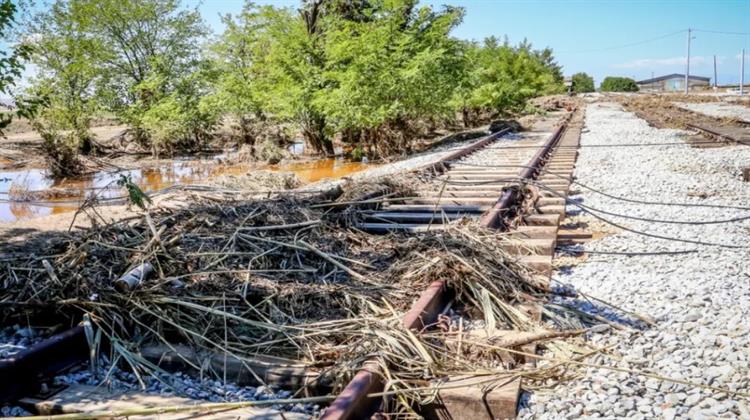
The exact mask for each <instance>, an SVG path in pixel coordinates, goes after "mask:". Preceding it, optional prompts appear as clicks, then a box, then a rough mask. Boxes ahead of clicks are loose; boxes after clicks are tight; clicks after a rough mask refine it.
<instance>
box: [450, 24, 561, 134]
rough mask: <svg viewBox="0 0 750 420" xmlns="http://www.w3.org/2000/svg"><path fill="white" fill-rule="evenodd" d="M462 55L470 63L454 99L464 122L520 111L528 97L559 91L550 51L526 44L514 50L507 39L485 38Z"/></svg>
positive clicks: (557, 77)
mask: <svg viewBox="0 0 750 420" xmlns="http://www.w3.org/2000/svg"><path fill="white" fill-rule="evenodd" d="M466 56H467V59H468V60H469V61H470V63H471V64H470V66H468V67H469V69H470V70H469V73H468V74H467V78H468V79H467V81H465V82H464V86H465V87H464V88H462V89H459V90H458V91H457V92H458V94H459V95H460V96H459V97H458V98H454V102H456V103H459V104H461V107H462V109H461V110H462V113H463V115H464V120H467V119H468V120H471V121H475V120H476V117H477V116H478V115H482V114H486V113H489V114H497V113H508V112H515V111H520V110H522V109H523V107H524V105H525V103H526V101H527V100H528V99H530V98H533V97H535V96H539V95H545V94H552V93H559V92H562V90H563V84H562V76H561V72H560V69H559V66H558V65H557V64H555V63H554V60H552V53H551V51H549V50H547V49H545V50H541V51H536V50H533V49H532V47H531V44H529V43H528V42H526V41H524V42H522V43H521V44H519V45H518V46H515V47H514V46H511V45H510V44H509V43H508V41H507V40H506V41H504V42H500V40H499V39H497V38H496V37H489V38H487V39H485V40H484V42H483V43H482V44H481V45H480V44H474V43H472V44H470V45H468V46H467V54H466Z"/></svg>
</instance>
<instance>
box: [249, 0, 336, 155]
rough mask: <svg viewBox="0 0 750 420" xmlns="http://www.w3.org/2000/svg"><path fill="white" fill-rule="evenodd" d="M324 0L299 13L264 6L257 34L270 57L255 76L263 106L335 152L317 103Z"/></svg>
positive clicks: (313, 144)
mask: <svg viewBox="0 0 750 420" xmlns="http://www.w3.org/2000/svg"><path fill="white" fill-rule="evenodd" d="M321 3H322V2H321V1H320V0H316V1H312V2H309V3H305V4H304V7H303V9H302V10H301V11H300V12H299V13H295V12H293V11H292V10H290V9H279V8H275V7H260V8H257V14H255V15H254V16H253V20H252V21H251V22H252V23H251V24H253V25H256V24H258V25H259V26H262V30H260V31H259V32H258V34H257V35H258V42H260V43H261V44H262V45H263V47H264V49H265V56H264V57H263V58H262V60H261V61H259V62H258V63H257V66H258V68H262V69H263V72H262V74H260V75H257V76H258V77H257V79H256V80H257V82H258V85H257V86H258V89H259V90H260V91H262V92H264V96H263V100H262V104H263V105H262V106H263V109H264V110H265V111H266V112H268V113H270V114H272V115H274V116H275V117H276V118H278V119H279V120H281V121H288V122H292V123H294V124H296V125H297V126H298V127H299V128H300V130H301V132H302V136H303V137H304V138H305V141H306V142H307V144H308V145H310V146H311V148H312V149H313V150H316V151H318V152H321V153H327V154H333V142H332V140H331V135H332V132H331V130H330V128H329V126H328V122H327V119H326V116H325V114H324V113H323V111H322V110H321V109H320V107H319V105H318V104H317V103H316V98H317V97H318V96H319V95H321V93H322V91H323V89H324V88H325V86H326V82H325V77H324V71H325V64H326V63H325V57H324V54H323V52H324V49H323V43H324V42H325V39H324V38H325V34H324V33H323V29H322V27H321V25H320V19H321V13H322V8H321ZM261 24H262V25H261Z"/></svg>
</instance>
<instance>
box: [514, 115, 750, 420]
mask: <svg viewBox="0 0 750 420" xmlns="http://www.w3.org/2000/svg"><path fill="white" fill-rule="evenodd" d="M701 105H703V104H701ZM707 105H708V104H707ZM682 135H683V133H682V132H680V131H678V130H668V129H656V128H652V127H649V126H648V124H647V123H646V122H645V121H643V120H641V119H639V118H637V117H636V116H635V115H634V114H632V113H628V112H624V111H623V110H622V108H621V107H620V106H619V105H616V104H612V103H596V104H591V105H589V106H588V108H587V113H586V129H585V130H584V133H583V134H582V138H581V144H582V146H583V147H582V148H581V149H580V156H579V158H578V164H577V169H576V176H577V178H578V181H580V182H582V183H584V184H587V185H590V186H592V187H594V188H597V189H600V190H604V191H606V192H607V193H609V194H614V195H617V196H627V197H629V198H631V199H641V200H649V201H660V202H681V203H686V202H687V203H696V204H697V203H701V204H722V205H730V206H744V207H750V183H743V182H742V181H741V177H740V170H741V167H742V166H743V165H746V164H747V162H750V148H748V147H744V146H730V147H725V148H715V149H696V148H690V147H687V146H685V147H681V146H677V147H670V146H650V147H641V148H634V147H619V148H618V147H613V148H594V147H592V148H586V147H585V146H586V144H604V143H609V144H625V143H665V142H676V141H680V139H681V136H682ZM575 188H576V189H581V190H582V191H583V192H582V193H581V194H579V195H577V196H574V197H572V198H576V199H579V200H581V202H582V203H584V204H586V205H589V206H592V207H598V208H601V209H604V210H607V211H611V212H614V213H618V214H628V215H631V216H638V217H645V218H652V219H668V220H689V221H707V220H717V219H728V218H734V217H743V216H744V217H747V216H750V211H747V210H744V211H743V210H733V209H715V208H699V207H689V208H688V207H677V206H655V205H649V206H645V205H644V206H641V205H638V204H634V203H626V202H623V201H621V200H615V199H611V198H607V197H604V196H602V195H599V194H596V193H594V192H591V191H588V190H585V189H583V188H579V187H575ZM696 192H699V193H701V195H700V196H696V195H695V193H696ZM700 197H704V198H700ZM568 208H569V210H570V211H573V210H575V207H573V206H571V205H569V206H568ZM602 217H606V218H608V219H611V220H613V221H615V222H616V223H618V224H620V225H622V226H626V227H628V228H631V229H636V230H640V231H643V232H648V233H650V234H654V235H662V236H669V237H678V238H683V239H689V240H694V241H704V242H712V243H722V244H728V245H743V246H748V244H750V222H749V221H747V220H744V221H739V222H734V223H723V224H714V225H695V224H693V225H677V224H656V223H652V222H645V221H636V220H630V219H624V218H620V217H613V216H604V215H602ZM585 248H586V249H588V250H591V251H600V252H601V251H605V252H655V251H657V252H659V251H685V250H688V251H695V252H692V253H688V254H677V255H649V256H631V257H628V256H622V255H606V254H593V253H592V254H590V257H589V259H588V260H587V261H585V262H583V263H579V264H577V265H572V266H570V267H567V268H566V269H565V270H560V271H557V272H555V274H554V275H553V279H554V280H555V281H557V282H560V283H562V284H568V285H570V286H572V287H574V288H575V289H577V290H579V291H582V292H584V293H588V294H590V295H592V296H595V297H599V298H602V299H604V300H606V301H608V302H610V303H612V304H613V305H616V306H619V307H621V308H625V309H627V310H630V311H634V312H636V313H639V314H643V315H646V316H650V317H651V318H652V319H654V320H655V322H656V325H655V326H653V327H650V328H646V327H645V326H644V325H642V324H641V323H639V322H636V321H634V320H633V319H630V318H628V317H627V316H625V315H623V314H622V313H619V312H617V311H613V310H608V309H606V308H605V307H602V306H601V305H595V304H592V303H589V302H585V303H584V302H583V301H572V300H570V299H568V300H567V303H568V304H575V305H577V306H578V307H580V308H581V309H583V310H587V311H588V312H597V313H598V314H599V315H602V316H605V317H607V318H609V319H610V320H612V321H613V322H616V323H620V324H623V325H626V326H628V328H627V330H625V331H622V330H612V332H609V333H606V334H594V335H593V336H592V337H591V342H592V344H593V345H595V346H599V347H603V346H610V345H613V346H614V348H613V349H612V351H611V353H613V355H614V357H605V356H603V355H598V356H596V357H592V358H590V359H588V362H591V363H594V364H598V365H607V366H615V367H618V368H625V369H631V370H638V371H644V370H646V371H651V372H653V373H655V374H657V375H660V376H664V377H669V378H673V379H679V380H684V381H689V382H691V383H699V384H704V385H710V386H713V387H719V388H722V389H728V390H735V391H741V392H745V393H748V392H750V388H749V387H748V385H750V367H749V366H750V364H749V363H748V359H750V321H748V319H750V268H748V267H749V266H750V265H748V264H747V262H748V255H749V253H748V250H747V248H745V249H732V248H725V247H717V246H705V245H698V244H691V243H684V242H676V241H668V240H664V239H656V238H649V237H646V236H643V235H638V234H635V233H632V232H627V231H621V232H620V233H617V234H614V235H611V236H606V237H604V238H602V239H599V240H597V241H593V242H590V243H588V244H586V245H585ZM540 364H541V365H544V363H540ZM581 373H582V374H583V375H582V376H581V378H580V379H577V380H574V381H570V382H564V383H562V384H558V385H555V384H554V383H549V384H548V385H549V387H550V388H549V389H545V390H540V391H536V392H535V393H533V394H531V395H526V396H525V400H524V403H523V406H522V409H521V411H520V415H519V417H520V418H540V419H558V418H577V417H589V418H594V417H605V418H621V417H627V418H666V419H673V418H691V419H699V418H737V417H741V418H750V400H748V399H747V398H743V397H740V396H736V395H733V394H728V393H720V392H715V391H711V390H706V389H701V388H699V387H696V386H693V385H683V384H676V383H673V382H669V381H663V380H659V379H654V378H648V377H644V376H641V375H636V374H633V373H627V372H617V371H612V370H607V369H604V368H586V369H584V371H583V372H581Z"/></svg>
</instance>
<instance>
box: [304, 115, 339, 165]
mask: <svg viewBox="0 0 750 420" xmlns="http://www.w3.org/2000/svg"><path fill="white" fill-rule="evenodd" d="M325 128H326V120H325V118H324V117H323V116H320V115H313V116H310V117H308V118H307V119H306V120H305V121H304V122H303V124H302V136H303V137H304V138H305V141H306V142H307V144H308V145H310V147H312V148H313V149H314V150H315V151H316V152H317V153H323V154H325V155H329V156H331V155H333V154H334V150H333V142H332V141H331V140H330V139H328V138H327V137H326V133H325Z"/></svg>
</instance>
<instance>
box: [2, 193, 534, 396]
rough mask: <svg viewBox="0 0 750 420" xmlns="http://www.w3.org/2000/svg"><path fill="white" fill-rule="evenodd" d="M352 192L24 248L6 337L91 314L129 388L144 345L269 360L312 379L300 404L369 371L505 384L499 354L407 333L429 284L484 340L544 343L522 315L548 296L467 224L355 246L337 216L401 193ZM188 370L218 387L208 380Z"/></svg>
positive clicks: (8, 295) (5, 287)
mask: <svg viewBox="0 0 750 420" xmlns="http://www.w3.org/2000/svg"><path fill="white" fill-rule="evenodd" d="M370 184H372V183H370ZM347 189H348V190H349V192H345V193H344V194H343V195H342V196H341V197H339V198H338V201H334V202H326V201H323V200H322V199H320V198H304V199H303V198H299V197H295V196H290V197H276V198H272V199H268V200H258V201H254V200H250V201H242V202H233V201H220V202H216V201H214V200H206V201H204V202H196V203H194V204H193V205H192V206H190V207H188V208H184V209H160V210H152V211H150V212H147V213H144V214H143V215H142V216H140V217H136V218H130V219H128V220H124V221H121V222H118V223H115V224H111V225H107V226H99V227H94V228H91V229H88V230H82V231H77V232H73V233H69V234H66V235H65V236H64V237H59V238H57V239H56V240H54V241H49V240H39V241H33V240H32V241H28V242H26V243H25V244H23V245H20V246H18V247H16V249H8V250H7V252H6V253H4V254H0V302H2V305H3V307H4V308H5V309H4V311H3V313H2V322H4V323H5V324H8V323H12V322H14V321H15V320H17V319H28V318H31V319H33V318H34V317H35V316H42V315H43V314H49V313H50V311H52V312H54V313H56V314H58V315H65V316H67V317H68V318H70V319H80V317H81V316H82V315H85V317H86V319H89V320H90V321H91V324H92V326H93V328H94V332H95V334H101V336H102V338H103V339H102V340H97V341H96V343H100V342H103V343H108V345H107V346H106V348H107V349H108V350H106V353H107V354H106V357H107V358H108V359H109V360H111V361H112V363H114V364H120V365H129V366H130V368H132V369H133V370H134V371H135V372H136V373H137V374H138V375H158V374H159V368H157V367H156V366H155V365H154V363H153V362H152V361H150V360H149V358H148V357H147V355H145V354H144V353H143V352H142V349H143V348H145V347H147V346H149V345H151V346H153V345H158V344H162V345H166V346H168V347H169V348H172V349H176V348H183V349H187V350H186V352H183V353H181V354H183V355H184V354H187V353H189V352H193V354H201V355H206V354H214V355H216V354H218V355H219V357H220V358H223V360H224V365H225V366H226V363H227V360H230V361H234V362H236V363H238V364H240V365H243V366H247V365H253V364H254V363H256V362H257V360H258V357H263V356H272V357H273V360H274V364H275V366H277V367H278V366H281V367H295V368H301V369H303V370H304V371H306V372H314V378H313V379H312V380H305V381H303V382H301V383H295V384H296V385H295V386H297V387H298V389H297V391H300V392H303V393H316V392H320V391H319V390H320V389H323V390H325V391H324V392H336V391H338V390H340V389H342V387H343V386H344V385H345V384H346V383H347V381H349V380H350V379H351V377H352V375H353V374H354V373H356V371H357V370H358V369H360V368H361V367H362V365H363V363H364V362H365V361H372V360H377V361H378V364H379V365H380V366H382V367H383V369H384V370H385V371H386V372H387V375H388V377H389V378H391V381H390V385H389V388H390V389H395V390H398V392H409V391H410V390H415V389H424V385H425V384H426V383H428V382H429V381H430V380H432V379H436V378H441V377H444V376H445V375H448V374H450V373H452V372H474V371H481V372H484V373H485V374H486V373H492V372H497V371H501V370H503V369H504V368H503V363H502V357H503V354H504V353H503V352H504V349H503V348H501V347H498V346H497V345H494V346H492V345H488V347H487V348H486V349H484V350H483V351H481V352H476V351H473V352H472V351H468V350H469V349H467V353H466V354H464V355H463V356H462V357H456V353H455V350H451V348H455V346H451V345H450V343H455V341H456V339H458V340H459V348H460V340H461V334H463V333H466V331H463V332H460V333H458V335H457V334H456V332H451V333H446V332H445V331H441V330H438V331H434V332H430V333H427V332H425V333H424V334H414V333H413V332H412V331H409V330H407V329H405V328H404V327H403V326H402V323H401V319H402V316H403V314H404V313H405V312H406V311H408V309H409V308H410V306H411V304H412V303H413V302H414V301H415V300H416V298H417V297H418V296H419V294H420V292H421V291H422V290H425V289H426V288H427V286H428V285H429V284H431V283H432V282H434V281H436V280H445V281H446V282H447V284H448V285H449V286H451V288H452V289H453V290H455V291H456V299H455V303H454V305H453V308H454V310H456V311H459V313H465V314H469V313H471V314H474V315H475V316H479V317H481V319H483V320H484V323H485V324H486V325H491V326H493V328H504V329H520V330H523V331H531V332H540V331H542V332H543V331H544V328H543V327H542V326H541V325H540V324H539V322H538V321H534V320H532V319H531V318H529V317H528V316H526V315H525V314H524V313H523V312H522V311H519V310H518V309H517V306H518V305H519V304H522V303H524V302H530V301H539V300H540V299H543V298H544V296H545V295H546V293H547V287H546V286H545V285H544V284H542V282H540V281H539V280H538V279H537V278H536V277H534V276H533V275H531V274H530V273H529V272H528V271H527V270H525V269H524V267H522V266H520V265H519V264H517V263H515V262H514V259H513V258H512V257H510V256H509V255H507V254H506V253H505V252H504V251H503V248H504V247H503V243H504V241H505V240H506V239H505V238H504V237H503V236H502V235H499V234H497V233H493V232H489V231H486V230H482V229H480V228H479V227H478V226H475V225H474V224H472V223H470V222H467V221H461V222H459V223H456V224H453V225H451V226H450V227H448V228H447V229H445V230H441V231H435V232H427V233H423V234H420V235H410V236H400V235H388V236H373V235H369V234H365V233H363V232H360V231H357V230H354V229H352V228H350V225H349V223H348V221H349V220H350V217H349V216H347V215H350V214H351V213H352V211H353V208H355V207H354V206H359V205H362V202H363V201H364V202H365V203H366V204H365V205H367V204H371V202H372V201H373V200H372V199H370V200H362V199H359V200H357V199H356V197H362V194H361V192H362V191H366V192H368V194H370V195H372V194H373V193H374V192H378V193H379V194H380V195H382V192H383V190H384V189H386V190H388V191H390V193H389V194H386V195H390V196H398V195H409V193H410V191H405V190H404V187H403V186H402V185H400V184H394V183H392V184H388V185H381V186H379V187H378V186H375V185H367V186H365V187H363V186H361V185H348V187H347ZM351 191H359V192H360V193H359V194H354V193H352V192H351ZM543 336H544V337H547V338H549V336H547V335H543ZM485 340H488V341H487V342H488V343H489V342H490V340H491V338H490V337H486V338H485ZM495 344H496V343H495ZM104 348H105V347H101V349H104ZM102 351H104V350H102ZM178 357H183V358H184V356H178ZM202 357H206V356H202ZM204 360H205V359H204ZM183 362H184V364H187V365H190V366H192V367H194V368H195V369H198V370H200V371H201V373H202V374H207V375H214V376H221V372H218V371H217V370H215V369H213V368H215V367H216V366H215V365H211V364H209V365H205V364H204V366H201V365H200V363H197V364H196V360H189V358H185V360H183ZM219 365H220V364H219ZM212 366H213V368H212ZM253 366H254V365H253ZM504 374H505V375H507V372H504ZM307 376H308V377H309V375H307ZM254 379H255V380H257V381H258V382H260V383H263V382H264V380H265V379H263V378H254ZM398 401H400V402H402V403H404V401H405V400H404V399H398ZM407 405H408V404H407ZM402 408H403V407H402Z"/></svg>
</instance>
